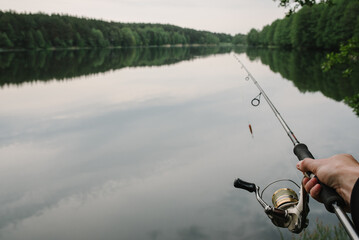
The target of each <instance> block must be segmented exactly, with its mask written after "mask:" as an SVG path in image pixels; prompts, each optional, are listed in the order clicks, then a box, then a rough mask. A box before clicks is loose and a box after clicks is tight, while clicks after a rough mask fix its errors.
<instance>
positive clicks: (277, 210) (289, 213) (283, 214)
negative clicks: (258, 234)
mask: <svg viewBox="0 0 359 240" xmlns="http://www.w3.org/2000/svg"><path fill="white" fill-rule="evenodd" d="M234 57H235V58H236V59H237V61H238V62H239V63H240V64H241V66H242V69H244V70H245V71H246V73H247V76H246V77H245V79H246V80H249V79H251V80H252V81H253V83H254V84H255V85H256V87H257V88H258V90H259V91H260V93H259V95H258V96H256V97H255V98H254V99H253V100H252V101H251V104H252V105H253V106H258V105H259V104H260V97H261V96H263V97H264V99H265V100H266V102H267V103H268V105H269V107H270V108H271V109H272V111H273V113H274V115H275V116H276V117H277V119H278V120H279V122H280V124H281V125H282V127H283V129H284V131H285V132H286V133H287V135H288V137H289V139H290V140H291V142H292V143H293V145H294V149H293V152H294V154H295V155H296V156H297V158H298V160H299V161H301V160H303V159H304V158H312V159H314V157H313V155H312V153H311V152H310V151H309V149H308V147H307V146H306V145H305V144H304V143H300V142H299V141H298V139H297V138H296V136H295V135H294V133H293V131H292V130H291V129H290V128H289V126H288V124H287V123H286V122H285V120H284V119H283V117H282V116H281V115H280V113H279V111H278V110H277V108H276V107H275V106H274V104H273V103H272V101H271V100H270V99H269V97H268V96H267V94H266V93H265V91H264V90H263V89H262V87H261V86H260V85H259V83H258V82H257V80H256V79H255V78H254V77H253V75H252V74H251V73H250V72H249V71H248V69H247V68H246V67H245V66H244V64H243V63H242V62H241V61H240V60H239V58H238V57H237V56H236V55H234ZM305 175H306V176H307V177H309V178H314V177H315V178H317V177H316V176H315V175H314V174H313V173H311V172H306V173H305ZM279 181H282V180H279ZM290 181H291V180H290ZM275 182H278V181H275ZM275 182H273V183H275ZM292 182H293V181H292ZM318 182H319V183H320V185H321V187H322V190H321V192H320V198H321V199H322V201H323V203H324V205H325V208H326V209H327V210H328V211H329V212H331V213H335V214H336V216H337V217H338V219H339V220H340V222H341V223H342V225H343V226H344V228H345V230H346V232H347V234H348V235H349V237H350V238H351V239H353V240H359V237H358V234H357V232H356V231H355V228H354V225H353V223H352V221H351V220H350V219H349V218H348V216H347V214H346V213H345V211H344V210H343V207H344V206H345V202H344V200H343V199H342V198H341V197H340V196H339V195H338V193H337V192H336V191H335V190H334V189H333V188H330V187H328V186H327V185H325V184H323V183H321V182H320V181H319V180H318ZM273 183H270V184H269V185H268V186H267V187H269V186H270V185H272V184H273ZM234 187H236V188H241V189H244V190H247V191H249V192H254V193H255V196H256V198H257V201H258V202H259V203H260V205H261V206H262V207H263V209H264V212H265V213H266V214H267V215H268V217H269V218H270V219H271V220H272V222H273V224H274V225H276V226H278V227H283V228H288V229H289V230H290V231H291V232H293V233H300V232H301V231H302V230H303V229H304V228H306V227H307V226H308V219H307V215H308V213H309V206H308V201H309V197H308V194H307V193H306V191H305V189H304V187H303V184H301V186H300V187H299V186H298V187H299V188H300V190H299V195H300V196H299V198H298V196H297V194H296V193H295V191H293V190H292V189H290V188H282V189H279V190H277V191H276V192H275V193H274V194H273V196H272V203H273V205H274V207H272V206H269V205H268V204H267V203H266V202H265V201H264V200H263V192H264V190H265V189H266V188H267V187H266V188H264V190H263V191H262V193H261V194H260V192H259V189H260V188H259V187H258V186H256V185H255V184H254V183H249V182H246V181H243V180H241V179H239V178H238V179H236V180H235V181H234Z"/></svg>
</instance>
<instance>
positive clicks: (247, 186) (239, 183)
mask: <svg viewBox="0 0 359 240" xmlns="http://www.w3.org/2000/svg"><path fill="white" fill-rule="evenodd" d="M233 185H234V187H235V188H241V189H244V190H247V191H248V192H255V191H256V185H255V184H254V183H249V182H246V181H243V180H242V179H240V178H238V179H236V180H234V183H233Z"/></svg>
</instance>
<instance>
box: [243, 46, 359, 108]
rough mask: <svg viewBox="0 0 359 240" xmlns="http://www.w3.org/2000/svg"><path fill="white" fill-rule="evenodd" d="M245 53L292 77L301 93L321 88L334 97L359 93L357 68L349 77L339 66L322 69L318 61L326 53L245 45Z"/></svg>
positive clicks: (339, 97) (326, 94) (322, 58)
mask: <svg viewBox="0 0 359 240" xmlns="http://www.w3.org/2000/svg"><path fill="white" fill-rule="evenodd" d="M246 54H247V55H248V57H249V58H250V59H251V60H252V61H253V60H256V59H259V60H260V61H261V62H262V63H263V64H265V65H268V66H269V67H270V69H271V70H272V71H273V72H275V73H280V74H281V76H282V77H283V78H285V79H287V80H290V81H292V82H293V83H294V85H295V86H296V87H297V88H298V89H299V90H300V91H301V92H303V93H305V92H318V91H320V92H322V93H323V94H324V96H327V97H330V98H332V99H334V100H336V101H342V100H343V99H344V98H345V97H348V96H353V95H354V94H357V93H359V81H357V80H358V79H359V68H357V69H354V70H353V74H352V76H351V77H350V78H346V77H343V76H342V70H343V69H340V68H339V69H333V70H332V71H329V72H323V71H322V69H321V64H322V63H323V62H324V61H325V56H326V53H323V52H313V51H289V50H280V49H258V48H257V49H256V48H248V49H247V50H246Z"/></svg>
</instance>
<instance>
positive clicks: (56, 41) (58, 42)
mask: <svg viewBox="0 0 359 240" xmlns="http://www.w3.org/2000/svg"><path fill="white" fill-rule="evenodd" d="M231 41H232V36H231V35H229V34H224V33H211V32H208V31H197V30H193V29H188V28H181V27H177V26H173V25H166V24H141V23H119V22H106V21H102V20H95V19H86V18H77V17H73V16H68V15H58V14H53V15H46V14H43V13H36V14H18V13H15V12H12V11H10V12H2V11H0V48H3V49H39V48H40V49H46V48H69V47H78V48H85V47H90V48H103V47H119V46H120V47H131V46H160V45H168V44H170V45H176V44H218V43H230V42H231Z"/></svg>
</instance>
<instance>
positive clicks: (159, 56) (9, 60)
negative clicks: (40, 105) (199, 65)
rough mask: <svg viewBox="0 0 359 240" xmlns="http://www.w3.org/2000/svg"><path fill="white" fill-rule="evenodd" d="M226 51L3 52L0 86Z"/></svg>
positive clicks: (155, 49) (199, 49)
mask: <svg viewBox="0 0 359 240" xmlns="http://www.w3.org/2000/svg"><path fill="white" fill-rule="evenodd" d="M230 51H231V48H230V47H174V48H166V47H164V48H126V49H100V50H67V51H25V52H8V53H6V52H5V53H1V54H0V73H1V74H0V86H4V85H9V84H21V83H24V82H32V81H49V80H53V79H56V80H65V79H71V78H75V77H79V76H83V75H85V76H86V75H90V74H96V73H103V72H107V71H110V70H116V69H121V68H125V67H140V66H162V65H170V64H174V63H178V62H181V61H188V60H191V59H194V58H196V57H204V56H209V55H212V54H221V53H229V52H230Z"/></svg>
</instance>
